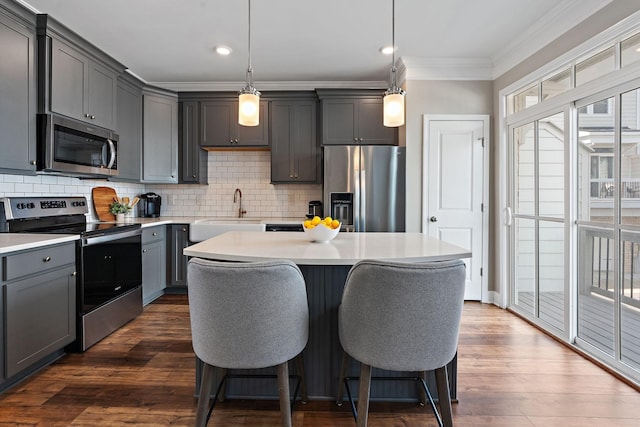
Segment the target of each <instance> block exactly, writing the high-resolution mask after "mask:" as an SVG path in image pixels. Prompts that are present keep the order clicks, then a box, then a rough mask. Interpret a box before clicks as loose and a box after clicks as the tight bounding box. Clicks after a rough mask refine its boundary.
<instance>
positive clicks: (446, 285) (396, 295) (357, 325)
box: [336, 260, 465, 427]
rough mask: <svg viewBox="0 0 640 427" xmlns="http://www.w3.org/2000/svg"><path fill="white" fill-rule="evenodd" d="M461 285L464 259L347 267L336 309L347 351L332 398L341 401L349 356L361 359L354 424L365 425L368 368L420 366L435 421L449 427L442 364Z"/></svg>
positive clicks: (454, 337)
mask: <svg viewBox="0 0 640 427" xmlns="http://www.w3.org/2000/svg"><path fill="white" fill-rule="evenodd" d="M464 287H465V265H464V263H463V262H462V261H461V260H456V261H442V262H432V263H399V262H384V261H370V260H365V261H361V262H359V263H357V264H355V265H354V266H353V267H352V268H351V270H350V271H349V274H348V276H347V279H346V283H345V287H344V292H343V294H342V303H341V304H340V307H339V309H338V313H339V320H338V330H339V335H340V343H341V344H342V348H343V349H344V351H345V354H344V357H343V360H342V369H341V372H340V378H339V388H338V394H337V397H336V402H337V403H338V404H341V403H342V399H343V387H344V385H343V381H344V379H345V375H346V371H347V364H348V362H349V358H348V356H347V354H348V355H349V356H351V357H353V358H354V359H355V360H357V361H359V362H360V387H359V393H358V409H357V415H356V414H355V413H354V415H356V424H357V426H358V427H364V426H366V425H367V417H368V411H369V393H370V385H371V368H372V367H375V368H381V369H387V370H391V371H403V372H419V373H420V375H419V376H417V377H416V378H415V379H417V380H418V381H420V383H421V385H422V392H423V393H424V394H425V395H426V396H427V397H428V398H429V402H430V404H431V407H432V409H433V411H434V413H435V415H436V418H437V419H438V424H439V425H440V426H442V425H443V421H442V419H444V425H446V426H452V425H453V417H452V414H451V399H450V396H449V383H448V380H447V369H446V365H447V364H448V363H449V362H450V361H451V360H452V359H453V357H454V356H455V354H456V348H457V346H458V330H459V327H460V317H461V315H462V305H463V302H464ZM431 370H435V374H436V383H437V388H438V396H439V400H440V412H441V414H442V419H441V418H440V415H439V414H438V411H437V410H436V407H435V404H434V402H433V399H432V398H431V394H430V393H429V389H428V388H427V385H426V383H425V381H424V373H425V372H426V371H431ZM346 385H347V387H348V384H346ZM421 397H422V396H421ZM354 412H355V411H354Z"/></svg>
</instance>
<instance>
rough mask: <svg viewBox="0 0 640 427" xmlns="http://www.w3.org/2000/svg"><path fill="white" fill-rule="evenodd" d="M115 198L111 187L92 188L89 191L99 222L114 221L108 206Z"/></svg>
mask: <svg viewBox="0 0 640 427" xmlns="http://www.w3.org/2000/svg"><path fill="white" fill-rule="evenodd" d="M117 196H118V195H117V194H116V190H114V189H113V188H111V187H93V188H92V189H91V199H92V200H93V209H94V210H95V211H96V216H97V217H98V219H99V220H100V221H115V220H116V216H115V215H113V214H112V213H111V212H109V206H110V205H111V204H112V203H113V200H114V199H115V198H116V197H117Z"/></svg>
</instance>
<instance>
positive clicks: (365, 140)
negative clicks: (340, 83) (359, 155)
mask: <svg viewBox="0 0 640 427" xmlns="http://www.w3.org/2000/svg"><path fill="white" fill-rule="evenodd" d="M318 95H319V97H320V99H321V102H322V144H323V145H353V144H367V145H397V144H398V131H397V128H388V127H385V126H384V125H383V124H382V123H383V122H382V111H383V102H382V92H380V91H338V90H334V91H329V90H327V91H321V90H318Z"/></svg>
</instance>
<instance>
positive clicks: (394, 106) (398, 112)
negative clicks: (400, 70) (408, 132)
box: [383, 0, 405, 127]
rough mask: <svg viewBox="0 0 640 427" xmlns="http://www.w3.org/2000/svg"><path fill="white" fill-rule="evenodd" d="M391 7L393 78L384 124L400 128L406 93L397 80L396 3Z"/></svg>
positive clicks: (385, 108)
mask: <svg viewBox="0 0 640 427" xmlns="http://www.w3.org/2000/svg"><path fill="white" fill-rule="evenodd" d="M391 4H392V6H391V9H392V10H391V47H392V50H393V52H392V58H391V76H390V78H389V80H390V82H389V83H390V85H389V89H387V91H386V92H385V93H384V105H383V111H384V113H383V116H384V119H383V124H384V125H385V126H387V127H398V126H402V125H404V96H405V91H404V90H402V89H401V88H399V87H398V83H397V79H396V54H395V52H396V44H395V32H396V31H395V30H396V29H395V20H396V2H395V0H392V3H391Z"/></svg>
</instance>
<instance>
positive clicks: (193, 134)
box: [178, 101, 208, 184]
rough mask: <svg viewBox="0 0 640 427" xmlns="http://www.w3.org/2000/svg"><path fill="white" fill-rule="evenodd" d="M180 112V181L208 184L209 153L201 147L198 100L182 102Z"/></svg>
mask: <svg viewBox="0 0 640 427" xmlns="http://www.w3.org/2000/svg"><path fill="white" fill-rule="evenodd" d="M178 114H179V116H178V119H179V120H178V132H179V148H180V183H184V184H187V183H192V184H206V183H207V181H208V176H207V170H208V168H207V161H208V153H207V152H206V151H205V150H203V149H202V148H201V147H200V108H199V104H198V102H195V101H186V102H180V103H179V107H178Z"/></svg>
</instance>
